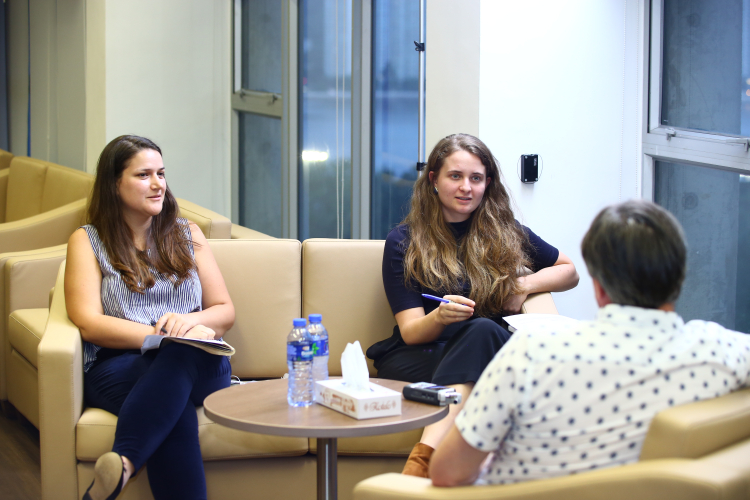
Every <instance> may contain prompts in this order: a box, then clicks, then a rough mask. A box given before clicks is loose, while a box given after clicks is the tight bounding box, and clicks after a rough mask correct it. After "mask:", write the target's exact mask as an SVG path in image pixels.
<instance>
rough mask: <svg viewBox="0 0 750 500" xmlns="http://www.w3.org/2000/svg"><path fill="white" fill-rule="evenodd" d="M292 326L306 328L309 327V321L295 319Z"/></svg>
mask: <svg viewBox="0 0 750 500" xmlns="http://www.w3.org/2000/svg"><path fill="white" fill-rule="evenodd" d="M292 324H294V328H304V327H305V326H307V320H306V319H305V318H294V321H292Z"/></svg>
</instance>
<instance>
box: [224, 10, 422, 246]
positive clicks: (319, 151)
mask: <svg viewBox="0 0 750 500" xmlns="http://www.w3.org/2000/svg"><path fill="white" fill-rule="evenodd" d="M419 22H420V21H419V0H282V1H281V2H278V1H276V0H235V20H234V24H235V49H234V52H235V81H234V86H235V92H234V94H233V97H232V107H233V109H234V110H235V116H234V123H233V131H234V134H235V137H234V140H233V144H234V148H235V150H234V158H233V166H234V169H235V170H234V172H233V178H234V179H235V182H234V183H233V185H234V186H235V191H234V192H233V214H234V215H235V218H236V220H238V221H239V222H240V224H242V225H245V226H247V227H250V228H252V229H256V230H259V231H262V232H264V233H267V234H270V235H273V236H281V237H288V238H299V239H300V240H304V239H307V238H385V236H386V235H387V234H388V231H389V230H390V229H391V228H392V227H393V226H395V224H397V223H398V222H400V221H401V220H402V218H403V216H404V215H405V213H406V210H408V201H409V196H410V194H411V189H412V185H413V182H414V180H415V179H416V169H415V167H416V162H417V159H418V155H417V135H418V108H419V102H418V71H419V53H418V52H416V51H415V50H414V43H413V42H414V40H418V39H419ZM371 166H372V167H371Z"/></svg>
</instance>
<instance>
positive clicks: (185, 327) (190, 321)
mask: <svg viewBox="0 0 750 500" xmlns="http://www.w3.org/2000/svg"><path fill="white" fill-rule="evenodd" d="M197 325H198V320H197V318H196V317H195V315H193V314H192V313H191V314H177V313H167V314H165V315H164V316H162V317H161V318H159V321H157V322H156V324H155V325H154V333H155V334H156V335H166V336H167V337H185V336H186V334H187V333H188V332H189V331H190V330H192V329H193V328H195V327H196V326H197ZM209 330H210V328H209ZM211 331H212V332H213V330H211ZM197 338H199V337H197ZM211 338H213V337H211Z"/></svg>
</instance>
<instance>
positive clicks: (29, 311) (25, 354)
mask: <svg viewBox="0 0 750 500" xmlns="http://www.w3.org/2000/svg"><path fill="white" fill-rule="evenodd" d="M177 202H178V204H179V207H180V215H181V216H182V217H184V218H186V219H188V220H191V221H193V222H195V223H196V224H198V226H199V227H200V228H201V230H202V231H203V233H204V234H205V235H206V237H207V238H210V239H219V238H222V239H227V238H230V237H232V236H233V235H234V236H240V235H242V236H245V237H254V238H264V237H265V238H267V236H266V235H264V234H262V233H259V232H257V231H253V230H251V229H247V228H243V227H240V226H236V225H234V224H232V223H231V221H230V220H229V219H228V218H226V217H224V216H223V215H220V214H218V213H216V212H213V211H211V210H208V209H206V208H203V207H201V206H199V205H196V204H195V203H192V202H190V201H187V200H183V199H179V198H178V199H177ZM76 227H78V226H77V225H76V226H75V227H73V228H69V230H70V231H71V232H72V231H73V230H75V228H76ZM68 236H70V235H68ZM66 248H67V245H65V244H62V245H57V246H54V247H49V248H43V249H37V250H26V251H19V252H8V253H3V254H0V318H2V319H3V320H2V321H0V401H2V402H3V407H4V410H5V411H11V412H12V409H11V408H9V407H8V402H9V403H11V405H12V407H13V408H15V409H17V410H18V411H20V412H21V413H22V414H23V415H24V416H25V417H26V418H27V419H29V421H31V423H33V424H34V425H35V426H37V427H39V397H38V388H37V347H38V346H39V342H40V340H41V338H42V335H43V333H44V327H45V325H46V323H47V317H48V316H49V305H48V304H49V291H50V289H51V288H52V287H53V286H54V283H55V278H56V276H57V270H58V268H59V267H60V264H61V263H62V261H63V260H64V259H65V252H66Z"/></svg>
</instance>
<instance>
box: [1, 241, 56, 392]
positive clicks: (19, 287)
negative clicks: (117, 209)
mask: <svg viewBox="0 0 750 500" xmlns="http://www.w3.org/2000/svg"><path fill="white" fill-rule="evenodd" d="M66 247H67V245H59V246H56V247H51V248H41V249H36V250H25V251H22V252H8V253H3V254H0V318H5V319H4V320H2V321H0V400H3V401H4V400H6V399H8V395H7V391H6V377H5V366H6V363H7V361H8V360H7V356H9V355H10V344H9V343H8V333H7V330H8V316H9V315H10V313H11V312H13V311H14V310H16V309H34V308H37V307H48V305H47V304H48V302H46V299H44V297H46V294H47V292H46V291H45V290H44V288H45V284H50V283H51V284H54V282H55V278H56V277H57V268H58V267H60V262H62V260H63V259H64V258H65V249H66ZM35 259H41V260H42V263H41V266H39V267H37V266H36V265H35V264H36V263H35V262H31V261H33V260H35ZM47 259H53V260H52V261H48V260H47ZM26 260H28V261H30V262H29V265H28V266H27V265H18V266H16V265H13V264H15V263H16V262H23V261H26ZM9 262H11V266H6V264H8V263H9ZM23 263H24V264H25V262H23ZM11 282H12V283H15V284H11ZM50 286H51V285H50ZM47 288H48V287H47ZM40 299H44V300H40Z"/></svg>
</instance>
